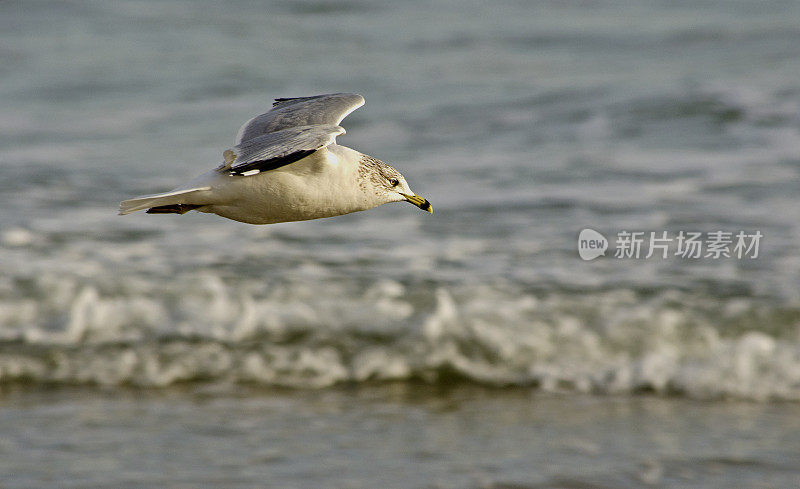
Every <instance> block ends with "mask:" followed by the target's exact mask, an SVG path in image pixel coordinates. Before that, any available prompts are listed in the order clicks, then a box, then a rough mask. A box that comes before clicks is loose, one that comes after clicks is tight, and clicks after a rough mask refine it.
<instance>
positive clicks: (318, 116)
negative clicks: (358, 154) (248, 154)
mask: <svg viewBox="0 0 800 489" xmlns="http://www.w3.org/2000/svg"><path fill="white" fill-rule="evenodd" d="M362 105H364V97H362V96H361V95H358V94H357V93H329V94H325V95H315V96H313V97H296V98H276V99H275V102H274V103H273V104H272V109H271V110H270V111H269V112H266V113H264V114H261V115H259V116H256V117H253V118H252V119H250V120H249V121H247V122H245V123H244V125H243V126H242V127H241V128H240V129H239V133H238V134H236V142H235V143H234V144H241V143H242V142H243V141H248V140H250V139H253V138H257V137H259V136H263V135H264V134H269V133H271V132H275V131H281V130H283V129H289V128H292V127H297V126H312V125H320V124H330V125H339V123H341V122H342V119H344V118H345V117H347V115H348V114H349V113H351V112H353V111H354V110H356V109H357V108H359V107H361V106H362Z"/></svg>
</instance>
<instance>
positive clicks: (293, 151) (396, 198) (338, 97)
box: [119, 93, 433, 224]
mask: <svg viewBox="0 0 800 489" xmlns="http://www.w3.org/2000/svg"><path fill="white" fill-rule="evenodd" d="M362 105H364V97H362V96H361V95H358V94H355V93H331V94H326V95H315V96H313V97H296V98H277V99H275V102H274V103H273V104H272V109H270V111H269V112H266V113H264V114H261V115H259V116H256V117H254V118H252V119H250V120H249V121H247V122H246V123H245V124H244V125H243V126H242V127H241V129H239V133H238V134H237V135H236V141H235V143H234V144H235V145H234V146H233V147H232V148H230V149H227V150H225V152H224V153H223V159H224V161H223V163H222V164H220V165H219V166H218V167H217V168H215V169H213V170H211V171H209V172H206V173H204V174H202V175H200V176H198V177H196V178H195V179H193V180H190V181H189V182H188V183H186V184H184V185H182V186H180V187H178V188H176V189H174V190H172V191H169V192H164V193H161V194H152V195H143V196H140V197H135V198H133V199H128V200H124V201H122V203H120V207H119V213H120V214H121V215H122V214H130V213H131V212H135V211H139V210H144V209H147V213H148V214H185V213H187V212H189V211H193V210H194V211H199V212H208V213H211V214H216V215H218V216H221V217H225V218H228V219H233V220H234V221H239V222H245V223H249V224H272V223H278V222H290V221H305V220H309V219H319V218H322V217H332V216H338V215H342V214H349V213H351V212H356V211H363V210H367V209H372V208H373V207H377V206H379V205H383V204H386V203H389V202H402V201H405V202H410V203H412V204H414V205H415V206H417V207H419V208H420V209H422V210H424V211H428V212H430V213H433V208H432V207H431V204H430V202H428V201H427V199H424V198H423V197H420V196H419V195H417V194H415V193H414V192H412V191H411V188H410V187H409V186H408V183H407V182H406V179H405V178H403V175H401V174H400V172H399V171H397V170H395V169H394V168H392V167H391V166H389V165H387V164H386V163H384V162H383V161H381V160H379V159H377V158H373V157H372V156H369V155H365V154H363V153H359V152H358V151H356V150H353V149H350V148H347V147H345V146H340V145H338V144H336V136H339V135H341V134H344V133H345V130H344V128H342V127H341V126H339V124H340V123H341V122H342V119H344V118H345V117H347V115H348V114H350V113H351V112H353V111H354V110H356V109H357V108H359V107H361V106H362Z"/></svg>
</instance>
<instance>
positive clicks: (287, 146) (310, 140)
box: [218, 124, 345, 176]
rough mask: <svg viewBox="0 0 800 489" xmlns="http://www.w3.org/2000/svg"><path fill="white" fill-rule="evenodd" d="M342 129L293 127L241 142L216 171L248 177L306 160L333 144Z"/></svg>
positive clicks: (328, 126) (315, 126)
mask: <svg viewBox="0 0 800 489" xmlns="http://www.w3.org/2000/svg"><path fill="white" fill-rule="evenodd" d="M344 132H345V131H344V128H342V127H339V126H337V125H333V124H323V125H307V126H295V127H291V128H289V129H283V130H280V131H275V132H270V133H267V134H264V135H261V136H258V137H254V138H252V139H248V140H246V141H243V142H241V143H240V144H238V145H236V146H234V147H233V148H231V149H230V150H228V151H225V153H224V154H223V156H224V157H225V163H224V164H223V165H222V166H220V167H219V168H218V171H220V172H224V173H228V174H230V175H241V176H250V175H257V174H258V173H261V172H262V171H268V170H274V169H276V168H280V167H282V166H286V165H288V164H290V163H294V162H295V161H297V160H300V159H302V158H305V157H306V156H308V155H310V154H311V153H313V152H314V151H316V150H318V149H320V148H324V147H325V146H328V145H329V144H331V143H333V142H334V140H335V139H336V136H338V135H340V134H344Z"/></svg>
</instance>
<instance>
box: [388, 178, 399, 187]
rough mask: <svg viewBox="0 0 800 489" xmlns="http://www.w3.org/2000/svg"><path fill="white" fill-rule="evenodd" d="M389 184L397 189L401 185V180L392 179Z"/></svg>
mask: <svg viewBox="0 0 800 489" xmlns="http://www.w3.org/2000/svg"><path fill="white" fill-rule="evenodd" d="M389 183H390V184H391V185H392V187H397V186H398V185H400V180H398V179H396V178H390V179H389Z"/></svg>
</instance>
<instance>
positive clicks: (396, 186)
mask: <svg viewBox="0 0 800 489" xmlns="http://www.w3.org/2000/svg"><path fill="white" fill-rule="evenodd" d="M359 173H360V174H361V177H362V181H367V182H369V184H370V185H371V186H372V187H373V189H374V191H375V194H376V195H377V197H378V199H379V200H380V204H386V203H389V202H410V203H411V204H414V205H415V206H417V207H419V208H420V209H422V210H423V211H426V212H430V213H431V214H433V207H431V203H430V202H428V200H427V199H426V198H424V197H420V196H419V195H417V194H415V193H414V192H413V191H412V190H411V188H410V187H409V186H408V182H406V179H405V178H404V177H403V175H401V174H400V172H399V171H397V170H395V169H394V168H392V167H391V166H389V165H387V164H386V163H384V162H382V161H380V160H378V159H375V158H372V157H367V158H365V159H362V161H361V167H360V168H359ZM380 204H379V205H380Z"/></svg>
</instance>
